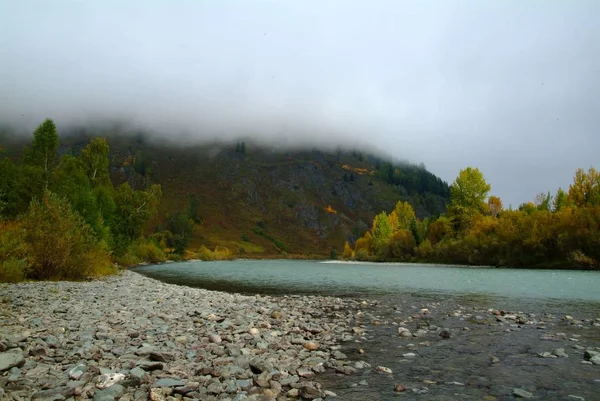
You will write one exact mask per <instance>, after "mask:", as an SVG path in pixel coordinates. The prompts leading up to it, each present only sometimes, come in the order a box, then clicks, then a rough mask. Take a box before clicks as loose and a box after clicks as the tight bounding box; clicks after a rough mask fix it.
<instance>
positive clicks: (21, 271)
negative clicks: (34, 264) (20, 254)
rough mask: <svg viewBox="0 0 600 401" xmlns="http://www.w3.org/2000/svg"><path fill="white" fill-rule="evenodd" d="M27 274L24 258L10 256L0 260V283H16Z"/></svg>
mask: <svg viewBox="0 0 600 401" xmlns="http://www.w3.org/2000/svg"><path fill="white" fill-rule="evenodd" d="M26 276H27V262H26V260H25V259H17V258H10V259H8V260H4V261H0V283H18V282H19V281H23V280H24V279H25V277H26Z"/></svg>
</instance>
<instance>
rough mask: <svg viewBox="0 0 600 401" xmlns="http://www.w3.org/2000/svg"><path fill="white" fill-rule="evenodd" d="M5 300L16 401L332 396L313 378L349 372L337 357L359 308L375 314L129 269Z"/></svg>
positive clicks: (18, 291)
mask: <svg viewBox="0 0 600 401" xmlns="http://www.w3.org/2000/svg"><path fill="white" fill-rule="evenodd" d="M0 293H1V301H2V302H1V303H0V313H2V316H3V317H2V319H3V324H2V327H1V328H0V346H1V351H2V352H1V353H0V369H1V370H2V372H1V376H0V388H4V392H5V394H4V395H5V398H3V399H9V400H13V399H14V400H17V399H39V400H42V399H43V400H62V399H92V398H93V399H95V400H102V401H104V400H113V399H121V400H142V399H148V398H150V399H153V400H174V399H202V400H217V399H220V400H227V399H229V400H236V401H237V400H242V399H247V400H271V399H273V400H275V399H277V400H280V399H282V400H285V399H290V400H292V399H298V397H300V396H301V397H303V398H305V399H317V398H320V397H327V396H333V395H334V394H332V393H329V392H327V391H326V389H324V388H322V387H321V385H320V384H319V383H318V379H317V381H315V376H316V375H317V374H318V373H321V372H323V371H325V370H333V371H335V370H340V369H344V368H345V367H349V365H350V364H351V362H350V361H349V359H348V358H347V356H346V355H343V354H342V353H341V352H340V351H339V349H340V343H341V342H342V341H350V340H352V339H353V336H354V333H353V331H352V328H351V327H350V326H349V322H350V320H351V316H352V314H351V312H350V310H351V309H352V308H357V307H359V306H360V307H361V308H364V307H365V306H368V305H364V304H361V303H359V302H358V301H355V300H349V299H340V298H332V297H323V296H283V297H278V296H262V295H257V296H247V295H239V294H229V293H224V292H217V291H209V290H204V289H197V288H189V287H182V286H177V285H172V284H165V283H162V282H160V281H157V280H154V279H151V278H148V277H145V276H143V275H141V274H139V273H135V272H132V271H129V270H123V271H122V272H121V273H120V274H119V275H117V276H109V277H105V278H102V279H98V280H94V281H87V282H66V281H60V282H28V283H19V284H2V285H0ZM112 383H114V384H112ZM109 384H112V385H110V386H108V385H109ZM240 394H245V395H246V397H245V398H244V397H243V396H242V395H240Z"/></svg>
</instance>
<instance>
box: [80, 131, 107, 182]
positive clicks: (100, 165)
mask: <svg viewBox="0 0 600 401" xmlns="http://www.w3.org/2000/svg"><path fill="white" fill-rule="evenodd" d="M108 151H109V148H108V143H107V142H106V139H104V138H94V139H92V140H91V141H90V143H89V144H88V145H87V146H86V147H85V148H84V149H83V150H82V151H81V161H82V162H83V165H84V168H85V172H86V174H87V176H88V178H89V180H90V182H91V183H92V186H94V187H98V186H108V185H110V176H109V171H108Z"/></svg>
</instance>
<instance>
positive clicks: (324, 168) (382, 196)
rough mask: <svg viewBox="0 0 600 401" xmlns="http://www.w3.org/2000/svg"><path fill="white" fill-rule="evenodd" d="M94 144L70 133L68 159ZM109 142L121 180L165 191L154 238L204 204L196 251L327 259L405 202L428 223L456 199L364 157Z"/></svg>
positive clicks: (126, 139)
mask: <svg viewBox="0 0 600 401" xmlns="http://www.w3.org/2000/svg"><path fill="white" fill-rule="evenodd" d="M89 139H90V135H89V134H86V133H85V132H78V133H77V132H72V133H71V134H70V135H67V136H63V137H61V148H60V152H61V153H63V154H64V153H78V152H79V151H80V149H81V148H83V147H84V146H85V144H86V143H87V142H88V140H89ZM107 140H108V142H109V145H110V158H111V174H112V177H113V180H114V181H116V182H117V183H119V182H125V181H127V182H129V183H130V184H131V185H133V186H134V187H138V188H139V187H143V186H145V185H147V184H148V183H150V182H152V183H158V184H161V186H162V189H163V200H162V202H161V206H160V213H159V216H158V218H157V219H155V221H153V222H151V224H150V225H149V227H148V231H153V230H156V229H162V228H165V218H166V217H167V216H168V214H169V213H173V212H177V211H183V210H187V209H188V208H189V205H190V199H193V201H194V202H195V203H197V204H198V207H197V213H196V216H195V217H196V218H197V219H196V220H197V222H199V223H200V224H195V225H194V231H193V235H192V238H191V242H190V244H189V248H190V249H192V250H194V249H197V248H199V247H200V246H202V245H204V246H206V247H208V248H210V249H213V248H214V247H215V246H217V245H219V246H224V247H227V248H228V249H229V250H231V251H232V252H233V253H234V254H236V255H240V256H248V257H273V256H277V255H283V254H285V253H287V254H303V255H327V256H328V255H330V251H331V250H332V249H335V250H338V251H340V250H341V248H342V247H343V244H344V242H345V241H350V242H352V241H354V240H355V239H356V238H357V237H358V236H359V235H361V234H362V233H363V232H364V231H365V230H366V229H367V228H369V224H370V222H371V221H372V219H373V217H374V215H375V214H376V213H377V212H380V211H381V210H387V211H390V210H391V209H392V208H393V207H394V205H395V204H396V202H398V201H399V200H407V201H409V202H410V203H411V204H412V205H413V207H414V208H415V210H416V212H417V214H418V215H419V217H426V216H429V215H432V214H439V213H442V212H443V211H444V209H445V204H446V201H447V198H448V186H447V184H446V183H444V182H442V181H441V180H440V179H439V178H437V177H435V176H434V175H432V174H431V173H429V172H427V171H426V170H425V169H424V167H418V166H414V165H408V164H406V165H398V166H391V164H389V163H385V162H384V161H383V160H381V159H379V158H377V157H373V156H368V155H365V154H362V153H360V152H357V151H354V152H353V151H319V150H316V149H313V150H287V151H283V150H272V149H268V148H265V147H261V146H259V145H257V144H251V143H241V142H239V143H227V144H224V143H212V144H202V145H189V146H174V145H172V144H171V145H168V144H165V143H159V142H156V141H151V140H149V139H148V137H146V136H144V135H133V136H123V135H112V136H107ZM5 147H8V145H5ZM10 147H11V148H12V149H11V151H10V152H9V153H11V154H13V155H14V154H16V152H15V145H14V144H11V146H10Z"/></svg>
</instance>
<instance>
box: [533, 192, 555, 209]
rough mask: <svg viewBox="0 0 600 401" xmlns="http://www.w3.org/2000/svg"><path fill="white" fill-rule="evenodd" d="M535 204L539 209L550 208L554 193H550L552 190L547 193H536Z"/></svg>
mask: <svg viewBox="0 0 600 401" xmlns="http://www.w3.org/2000/svg"><path fill="white" fill-rule="evenodd" d="M533 204H534V205H535V206H536V207H537V209H538V210H550V209H551V207H552V195H550V192H548V193H547V194H545V193H543V192H541V193H539V194H537V195H536V197H535V199H534V201H533Z"/></svg>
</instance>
